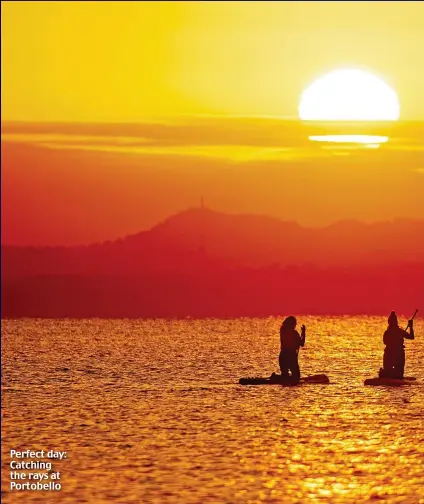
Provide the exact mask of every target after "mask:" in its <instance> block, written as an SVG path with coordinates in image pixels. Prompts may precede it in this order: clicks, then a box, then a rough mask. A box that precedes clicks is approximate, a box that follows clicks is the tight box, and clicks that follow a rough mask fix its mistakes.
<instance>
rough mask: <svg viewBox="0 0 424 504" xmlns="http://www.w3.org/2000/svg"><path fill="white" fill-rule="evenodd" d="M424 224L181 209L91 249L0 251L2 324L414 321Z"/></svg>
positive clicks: (422, 300) (419, 300) (420, 295)
mask: <svg viewBox="0 0 424 504" xmlns="http://www.w3.org/2000/svg"><path fill="white" fill-rule="evenodd" d="M423 252H424V222H422V221H410V220H402V219H398V220H395V221H393V222H379V223H373V224H364V223H361V222H356V221H342V222H337V223H335V224H333V225H331V226H328V227H325V228H321V229H308V228H303V227H301V226H299V225H298V224H297V223H295V222H283V221H280V220H278V219H274V218H270V217H266V216H257V215H227V214H222V213H218V212H214V211H211V210H207V209H191V210H187V211H185V212H182V213H179V214H177V215H174V216H172V217H170V218H169V219H167V220H166V221H164V222H162V223H161V224H159V225H157V226H155V227H154V228H153V229H151V230H150V231H147V232H143V233H139V234H136V235H133V236H128V237H126V238H124V239H122V240H117V241H114V242H107V243H102V244H93V245H91V246H83V247H38V248H35V247H7V246H6V247H2V314H3V316H4V317H23V316H28V317H185V316H193V317H208V316H216V317H219V316H265V315H279V314H283V313H288V312H295V313H311V314H313V313H325V314H340V313H350V314H356V313H388V312H390V310H392V309H396V310H398V311H399V312H404V313H408V312H409V311H411V310H412V308H415V307H416V306H418V307H420V306H422V305H423V304H424V291H423V288H422V286H423V285H424V261H423V257H424V254H423Z"/></svg>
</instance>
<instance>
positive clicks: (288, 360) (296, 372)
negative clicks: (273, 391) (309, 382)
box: [279, 316, 306, 381]
mask: <svg viewBox="0 0 424 504" xmlns="http://www.w3.org/2000/svg"><path fill="white" fill-rule="evenodd" d="M296 325H297V320H296V318H295V317H293V316H290V317H287V318H286V319H284V320H283V323H282V324H281V328H280V344H281V348H280V356H279V364H280V369H281V376H282V377H283V378H291V379H293V380H296V381H298V380H300V369H299V349H300V347H303V346H305V337H306V327H305V326H304V325H302V328H301V334H299V333H298V332H297V331H296ZM289 373H290V374H289Z"/></svg>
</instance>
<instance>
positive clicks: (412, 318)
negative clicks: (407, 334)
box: [405, 308, 418, 331]
mask: <svg viewBox="0 0 424 504" xmlns="http://www.w3.org/2000/svg"><path fill="white" fill-rule="evenodd" d="M417 313H418V308H417V309H416V310H415V311H414V314H413V315H412V317H411V318H410V319H409V320H408V325H407V326H406V327H405V331H406V330H407V329H408V327H409V322H410V321H411V320H414V318H415V315H416V314H417Z"/></svg>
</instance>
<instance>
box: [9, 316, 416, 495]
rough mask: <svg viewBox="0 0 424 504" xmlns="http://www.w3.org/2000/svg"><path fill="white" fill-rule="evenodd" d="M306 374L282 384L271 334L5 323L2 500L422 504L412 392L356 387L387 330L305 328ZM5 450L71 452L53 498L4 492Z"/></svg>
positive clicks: (234, 324)
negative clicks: (270, 380)
mask: <svg viewBox="0 0 424 504" xmlns="http://www.w3.org/2000/svg"><path fill="white" fill-rule="evenodd" d="M300 322H301V323H303V322H304V323H305V324H306V325H307V330H308V332H307V341H306V344H307V346H306V347H305V349H304V350H302V353H301V358H300V361H301V370H302V373H303V374H312V373H321V372H325V373H327V374H328V375H329V377H330V380H331V384H329V385H307V384H305V385H300V386H296V387H279V386H272V387H266V386H262V387H260V386H259V387H242V386H240V385H238V384H237V382H238V379H239V377H241V376H255V375H256V376H261V375H262V376H263V375H268V374H270V373H271V372H272V371H276V370H277V353H278V328H279V320H276V319H273V318H269V319H238V320H186V321H166V320H144V321H142V320H134V321H129V320H80V321H76V320H59V321H50V320H29V319H27V320H19V321H11V320H8V321H3V350H2V352H3V377H2V388H3V392H4V394H3V409H2V413H3V432H2V435H3V450H4V453H6V455H5V456H4V457H3V471H4V472H3V476H4V477H3V498H4V499H5V502H9V503H14V502H19V503H35V502H37V503H43V504H49V503H53V502H54V503H59V502H60V503H64V504H66V503H84V502H89V503H96V504H97V503H122V504H124V503H178V504H182V503H183V504H185V503H259V502H265V503H274V502H275V503H280V502H287V503H292V502H293V503H294V502H302V503H304V502H331V503H337V502H352V503H353V502H367V501H368V500H374V499H375V500H377V501H378V500H379V501H380V502H393V503H397V502H405V503H424V491H423V488H424V465H423V464H424V462H423V460H424V414H423V407H424V394H423V392H424V385H423V384H422V383H423V382H422V377H423V375H424V363H423V358H422V355H423V351H424V345H423V329H424V324H423V323H422V321H419V322H417V323H416V333H417V339H416V340H415V341H414V342H407V369H406V374H407V375H412V376H417V377H419V378H420V383H417V384H414V385H411V386H405V387H402V388H398V387H364V386H363V384H362V383H363V380H364V378H366V377H372V376H375V375H376V372H377V370H378V368H379V366H380V362H381V354H382V350H383V345H382V343H381V337H382V333H383V331H384V329H385V320H384V318H371V317H363V318H360V317H355V318H348V317H345V318H343V317H332V318H325V317H321V318H317V317H305V318H302V319H300ZM10 449H44V450H49V449H54V450H61V451H63V450H66V451H67V452H68V458H67V459H66V460H65V461H63V462H58V463H56V465H55V468H54V469H55V470H57V471H60V472H61V475H62V479H61V484H62V490H61V491H60V493H57V492H44V493H37V492H10V491H9V490H8V484H9V478H8V472H9V468H8V464H9V457H8V455H7V452H8V450H10Z"/></svg>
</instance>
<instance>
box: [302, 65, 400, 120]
mask: <svg viewBox="0 0 424 504" xmlns="http://www.w3.org/2000/svg"><path fill="white" fill-rule="evenodd" d="M399 112H400V106H399V100H398V97H397V94H396V92H395V91H394V90H393V89H392V88H391V87H390V86H389V85H388V84H386V83H385V82H384V81H383V80H381V79H380V78H379V77H376V76H375V75H373V74H371V73H369V72H365V71H363V70H356V69H344V70H335V71H333V72H330V73H328V74H327V75H324V76H323V77H321V78H319V79H317V80H316V81H315V82H313V83H312V84H311V85H310V86H309V87H308V88H307V89H306V90H305V91H304V92H303V93H302V97H301V100H300V104H299V117H300V119H302V120H305V121H396V120H397V119H399Z"/></svg>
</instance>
